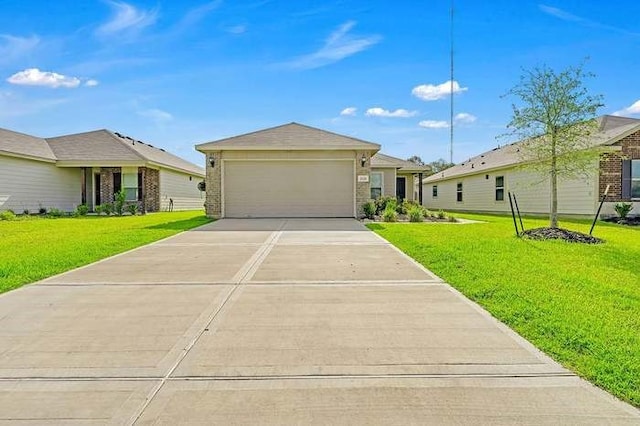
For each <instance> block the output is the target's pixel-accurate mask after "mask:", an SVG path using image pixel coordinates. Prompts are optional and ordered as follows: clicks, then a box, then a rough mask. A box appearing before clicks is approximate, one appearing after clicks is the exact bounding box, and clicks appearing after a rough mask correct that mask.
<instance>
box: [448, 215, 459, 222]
mask: <svg viewBox="0 0 640 426" xmlns="http://www.w3.org/2000/svg"><path fill="white" fill-rule="evenodd" d="M448 220H449V222H452V223H454V222H457V221H458V220H457V219H456V218H455V217H453V216H449V219H448Z"/></svg>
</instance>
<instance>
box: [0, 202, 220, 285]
mask: <svg viewBox="0 0 640 426" xmlns="http://www.w3.org/2000/svg"><path fill="white" fill-rule="evenodd" d="M209 221H210V220H209V219H207V218H206V217H205V216H204V214H203V212H202V211H188V212H171V213H151V214H147V215H144V216H123V217H115V216H111V217H106V216H100V217H96V216H86V217H82V218H65V219H44V218H28V219H27V220H18V221H0V293H3V292H5V291H8V290H11V289H14V288H17V287H20V286H21V285H23V284H26V283H30V282H33V281H38V280H41V279H43V278H46V277H50V276H52V275H55V274H59V273H61V272H64V271H67V270H69V269H73V268H76V267H78V266H82V265H86V264H88V263H91V262H95V261H96V260H99V259H103V258H105V257H108V256H111V255H114V254H117V253H121V252H123V251H127V250H130V249H132V248H135V247H138V246H141V245H144V244H147V243H150V242H152V241H156V240H160V239H162V238H165V237H168V236H170V235H173V234H177V233H178V232H181V231H184V230H187V229H190V228H194V227H196V226H200V225H204V224H205V223H207V222H209Z"/></svg>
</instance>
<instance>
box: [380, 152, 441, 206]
mask: <svg viewBox="0 0 640 426" xmlns="http://www.w3.org/2000/svg"><path fill="white" fill-rule="evenodd" d="M429 171H431V167H430V166H426V165H425V166H420V165H418V164H416V163H413V162H411V161H407V160H401V159H400V158H396V157H392V156H390V155H386V154H382V153H380V152H379V153H377V154H376V155H374V156H373V157H372V158H371V179H370V181H371V198H373V199H375V198H378V197H379V196H381V195H384V196H387V197H396V198H398V199H399V200H409V201H414V200H416V201H418V202H419V203H420V204H422V200H423V198H422V192H421V187H420V186H419V182H420V181H421V180H422V175H423V173H427V172H429Z"/></svg>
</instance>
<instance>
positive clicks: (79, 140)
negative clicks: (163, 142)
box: [46, 129, 205, 176]
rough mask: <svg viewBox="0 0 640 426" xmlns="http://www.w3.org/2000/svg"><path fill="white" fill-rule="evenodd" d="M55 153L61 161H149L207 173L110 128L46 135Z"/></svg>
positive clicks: (198, 173)
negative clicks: (61, 134)
mask: <svg viewBox="0 0 640 426" xmlns="http://www.w3.org/2000/svg"><path fill="white" fill-rule="evenodd" d="M46 141H47V142H48V144H49V146H50V147H51V150H52V151H53V154H54V155H55V157H56V158H57V159H58V161H62V162H65V161H66V162H74V163H82V162H85V163H101V164H105V163H108V162H113V164H117V163H146V162H151V163H154V164H157V165H160V166H164V167H168V168H171V169H176V170H180V171H183V172H187V173H191V174H196V175H199V176H204V174H205V171H204V169H203V168H201V167H198V166H196V165H195V164H193V163H190V162H188V161H186V160H183V159H182V158H180V157H177V156H175V155H173V154H170V153H168V152H166V151H165V150H164V149H160V148H156V147H154V146H152V145H149V144H146V143H144V142H141V141H139V140H135V139H133V138H130V137H128V136H124V135H121V134H120V133H117V132H111V131H109V130H105V129H102V130H94V131H91V132H84V133H76V134H73V135H65V136H58V137H55V138H47V139H46Z"/></svg>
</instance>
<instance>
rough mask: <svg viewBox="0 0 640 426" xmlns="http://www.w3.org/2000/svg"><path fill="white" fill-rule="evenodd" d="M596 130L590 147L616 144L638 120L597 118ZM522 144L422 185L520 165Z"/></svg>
mask: <svg viewBox="0 0 640 426" xmlns="http://www.w3.org/2000/svg"><path fill="white" fill-rule="evenodd" d="M596 120H597V122H598V125H599V129H598V131H597V132H595V133H594V134H593V135H592V136H591V139H590V141H589V143H590V145H591V146H594V147H595V146H605V145H611V144H614V143H616V142H617V141H618V140H620V139H621V138H623V137H625V136H627V135H628V134H630V133H633V132H635V131H638V130H640V119H636V118H629V117H617V116H612V115H604V116H601V117H598V118H597V119H596ZM522 143H523V141H519V142H515V143H512V144H509V145H505V146H502V147H498V148H494V149H492V150H491V151H487V152H484V153H482V154H480V155H477V156H475V157H471V158H469V159H468V160H467V161H464V162H462V163H460V164H456V165H455V166H453V167H451V168H449V169H446V170H444V171H442V172H439V173H436V174H434V175H431V176H429V177H426V178H425V179H423V182H425V183H428V182H436V181H440V180H445V179H451V178H454V177H457V176H464V175H469V174H476V173H482V172H484V171H488V170H492V169H499V168H502V167H506V166H511V165H515V164H518V163H520V162H522V159H521V157H520V147H521V144H522Z"/></svg>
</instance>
